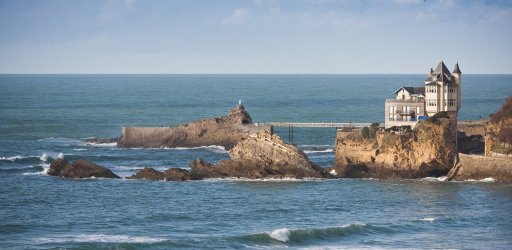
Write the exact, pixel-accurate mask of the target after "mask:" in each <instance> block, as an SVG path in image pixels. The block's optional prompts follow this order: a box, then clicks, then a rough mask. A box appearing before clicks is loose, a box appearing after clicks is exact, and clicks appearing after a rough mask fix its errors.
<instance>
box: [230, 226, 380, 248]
mask: <svg viewBox="0 0 512 250" xmlns="http://www.w3.org/2000/svg"><path fill="white" fill-rule="evenodd" d="M386 230H388V229H386V228H382V227H376V226H372V225H368V224H347V225H343V226H339V227H329V228H306V229H290V228H279V229H275V230H273V231H271V232H265V233H258V234H250V235H245V236H241V237H238V238H237V240H238V241H240V243H243V244H254V245H272V244H287V245H303V244H307V243H313V244H316V243H319V242H321V241H325V240H329V239H333V238H340V237H346V236H349V235H358V234H372V233H377V232H384V231H386Z"/></svg>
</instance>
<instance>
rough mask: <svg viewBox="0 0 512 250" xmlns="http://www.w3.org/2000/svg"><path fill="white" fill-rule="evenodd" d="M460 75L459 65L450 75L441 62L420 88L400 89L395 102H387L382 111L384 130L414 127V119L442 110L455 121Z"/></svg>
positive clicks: (458, 106) (458, 102)
mask: <svg viewBox="0 0 512 250" xmlns="http://www.w3.org/2000/svg"><path fill="white" fill-rule="evenodd" d="M461 74H462V72H461V71H460V69H459V63H456V64H455V68H454V69H453V72H452V73H450V71H449V70H448V68H446V65H445V64H444V63H443V61H441V62H439V64H438V65H437V67H436V69H432V68H430V72H429V74H428V77H427V79H426V80H425V86H424V87H401V88H399V89H398V90H397V91H395V99H387V100H386V103H385V109H384V115H385V118H384V121H385V122H384V124H385V128H390V127H393V126H411V127H414V126H415V125H416V123H417V122H418V120H421V119H424V118H426V116H432V115H434V114H436V113H437V112H440V111H446V112H448V114H449V115H450V117H451V118H452V119H455V120H456V119H457V113H458V112H459V109H460V100H461V98H460V97H461V95H460V93H461V88H460V86H461Z"/></svg>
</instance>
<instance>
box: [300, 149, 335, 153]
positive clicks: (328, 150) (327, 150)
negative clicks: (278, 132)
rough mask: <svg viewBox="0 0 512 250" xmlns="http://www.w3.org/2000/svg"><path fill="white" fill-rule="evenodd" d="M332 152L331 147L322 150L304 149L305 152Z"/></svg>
mask: <svg viewBox="0 0 512 250" xmlns="http://www.w3.org/2000/svg"><path fill="white" fill-rule="evenodd" d="M331 152H333V149H332V148H328V149H324V150H304V153H306V154H317V153H331Z"/></svg>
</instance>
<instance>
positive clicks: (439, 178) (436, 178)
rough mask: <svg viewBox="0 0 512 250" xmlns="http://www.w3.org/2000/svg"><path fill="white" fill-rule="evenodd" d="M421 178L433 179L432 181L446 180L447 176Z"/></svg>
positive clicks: (425, 179)
mask: <svg viewBox="0 0 512 250" xmlns="http://www.w3.org/2000/svg"><path fill="white" fill-rule="evenodd" d="M422 180H424V181H433V182H438V181H447V180H448V177H446V176H441V177H425V178H423V179H422Z"/></svg>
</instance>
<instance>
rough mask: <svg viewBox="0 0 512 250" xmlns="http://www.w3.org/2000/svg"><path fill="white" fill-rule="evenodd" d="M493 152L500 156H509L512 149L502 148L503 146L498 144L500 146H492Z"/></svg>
mask: <svg viewBox="0 0 512 250" xmlns="http://www.w3.org/2000/svg"><path fill="white" fill-rule="evenodd" d="M491 151H492V152H496V153H498V154H505V155H509V154H512V147H506V146H502V145H499V144H498V145H494V146H492V148H491Z"/></svg>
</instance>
